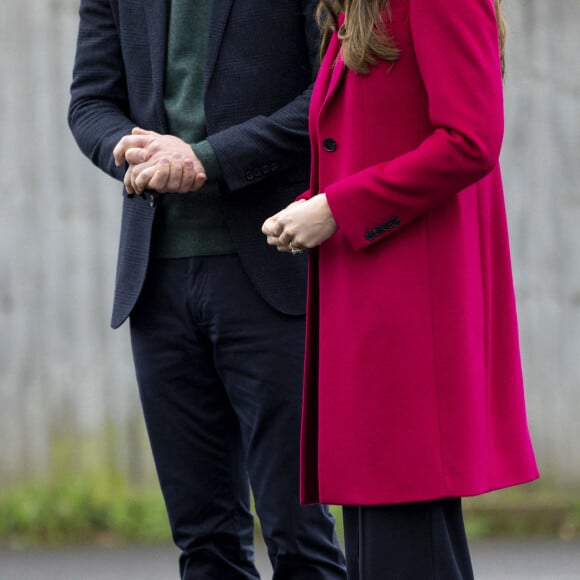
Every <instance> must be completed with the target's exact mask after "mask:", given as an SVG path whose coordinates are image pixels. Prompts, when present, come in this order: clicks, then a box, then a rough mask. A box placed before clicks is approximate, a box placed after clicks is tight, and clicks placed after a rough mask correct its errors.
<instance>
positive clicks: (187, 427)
mask: <svg viewBox="0 0 580 580" xmlns="http://www.w3.org/2000/svg"><path fill="white" fill-rule="evenodd" d="M131 341H132V346H133V355H134V362H135V368H136V372H137V379H138V384H139V392H140V396H141V402H142V405H143V411H144V415H145V421H146V425H147V430H148V434H149V439H150V442H151V447H152V450H153V456H154V460H155V465H156V468H157V473H158V476H159V481H160V484H161V489H162V492H163V496H164V499H165V503H166V506H167V512H168V515H169V520H170V524H171V530H172V533H173V538H174V541H175V543H176V544H177V546H178V547H179V548H180V549H181V550H182V555H181V558H180V569H181V578H182V579H183V580H194V579H195V580H201V579H204V580H205V579H207V580H230V579H231V580H234V579H250V578H251V579H256V578H259V575H258V573H257V571H256V568H255V566H254V552H253V517H252V514H251V512H250V486H251V489H252V491H253V494H254V500H255V507H256V512H257V514H258V517H259V519H260V523H261V527H262V532H263V535H264V539H265V541H266V544H267V547H268V554H269V556H270V560H271V562H272V566H273V569H274V579H275V580H315V579H316V580H338V579H341V580H344V579H345V578H346V571H345V566H344V557H343V555H342V553H341V551H340V548H339V544H338V541H337V538H336V534H335V533H334V520H333V518H332V516H331V515H330V513H329V511H328V509H327V508H326V507H325V506H308V507H303V506H300V504H299V500H298V481H299V479H298V473H299V430H300V414H301V394H302V372H303V344H304V317H292V316H286V315H283V314H281V313H279V312H277V311H275V310H273V309H272V308H270V307H269V306H268V305H267V304H266V303H265V302H264V301H263V300H262V299H261V297H260V296H259V295H258V294H257V292H256V290H255V289H254V287H253V285H252V284H251V283H250V281H249V280H248V278H247V276H246V274H245V272H244V270H243V268H242V267H241V264H240V262H239V259H238V257H237V256H235V255H229V256H211V257H201V258H198V257H195V258H184V259H162V260H154V261H153V262H152V264H151V266H150V269H149V272H148V275H147V278H146V281H145V286H144V288H143V291H142V294H141V296H140V298H139V301H138V304H137V306H136V308H135V310H134V312H133V313H132V315H131Z"/></svg>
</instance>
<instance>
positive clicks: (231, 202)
mask: <svg viewBox="0 0 580 580" xmlns="http://www.w3.org/2000/svg"><path fill="white" fill-rule="evenodd" d="M208 1H209V0H208ZM169 4H170V0H81V7H80V25H79V35H78V45H77V54H76V60H75V66H74V72H73V82H72V87H71V102H70V108H69V124H70V127H71V130H72V132H73V135H74V137H75V139H76V140H77V143H78V144H79V146H80V148H81V150H82V151H83V152H84V153H85V154H86V155H87V156H88V157H89V158H90V159H91V160H92V161H93V162H94V163H95V164H96V165H98V166H99V167H100V168H101V169H102V170H104V171H105V172H107V173H108V174H109V175H111V176H113V177H115V178H116V179H119V180H122V179H123V175H124V172H125V168H123V167H121V168H119V167H115V164H114V161H113V148H114V147H115V145H116V143H117V142H118V141H119V139H120V138H121V137H122V136H124V135H127V134H129V133H130V132H131V129H132V128H133V127H134V126H140V127H142V128H144V129H150V130H154V131H157V132H160V133H166V132H167V120H166V116H165V110H164V106H163V87H164V78H165V59H166V47H167V26H168V9H169ZM316 4H317V1H312V0H276V1H274V0H213V7H212V15H211V19H210V25H209V34H208V47H207V57H206V63H205V117H206V124H207V133H208V140H209V142H210V143H211V145H212V147H213V149H214V151H215V153H216V156H217V158H218V160H219V163H220V165H221V168H222V173H223V180H222V182H221V183H220V191H221V195H222V200H223V206H224V211H225V215H226V220H227V222H228V225H229V228H230V231H231V235H232V237H233V240H234V243H235V246H236V249H237V252H238V254H239V256H240V259H241V261H242V263H243V265H244V268H245V269H246V272H247V273H248V276H249V277H250V279H251V280H252V282H253V283H254V285H255V287H256V289H257V290H258V292H259V293H260V294H261V296H262V297H263V298H264V300H266V301H267V302H268V303H269V304H270V305H271V306H272V307H274V308H275V309H277V310H279V311H280V312H284V313H286V314H291V315H300V314H303V313H304V309H305V304H304V302H305V282H306V263H305V261H306V258H305V255H301V256H291V255H290V254H281V253H279V252H277V251H276V250H275V249H274V248H272V247H270V246H268V245H267V244H266V242H265V239H264V236H263V235H262V234H261V231H260V228H261V224H262V222H263V221H264V219H265V218H266V217H268V216H270V215H272V214H273V213H275V212H277V211H279V210H280V209H281V208H283V207H285V206H286V205H287V204H288V203H290V202H291V201H292V200H293V199H294V198H295V197H296V195H298V194H299V193H301V192H302V191H303V190H305V189H307V185H308V179H309V173H310V156H309V140H308V128H307V117H308V107H309V101H310V95H311V89H312V82H313V80H314V77H315V74H316V67H317V62H318V54H317V52H318V37H319V35H318V31H317V29H316V24H315V22H314V18H313V12H314V10H315V7H316ZM156 195H157V194H155V193H152V192H148V194H147V195H145V196H128V195H127V194H126V193H125V194H124V200H123V217H122V227H121V240H120V245H119V259H118V264H117V281H116V288H115V299H114V305H113V314H112V321H111V324H112V326H113V327H114V328H116V327H118V326H120V325H121V324H122V323H123V321H124V320H125V319H126V318H127V316H129V314H130V313H131V310H132V309H133V307H134V305H135V303H136V301H137V298H138V297H139V293H140V292H141V288H142V286H143V281H144V278H145V274H146V271H147V264H148V260H149V241H150V238H151V226H152V223H153V218H154V214H155V202H156Z"/></svg>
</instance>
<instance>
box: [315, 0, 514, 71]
mask: <svg viewBox="0 0 580 580" xmlns="http://www.w3.org/2000/svg"><path fill="white" fill-rule="evenodd" d="M501 3H502V0H494V5H495V14H496V18H497V25H498V30H499V46H500V58H501V71H502V75H503V74H504V72H505V37H506V23H505V20H504V17H503V14H502V10H501ZM389 4H390V2H389V0H359V1H357V0H321V1H320V2H319V4H318V8H317V11H316V17H317V20H318V25H319V26H320V31H321V35H322V36H321V46H320V51H321V55H323V54H324V53H325V52H326V49H327V48H328V43H329V41H330V36H331V34H332V33H333V32H334V31H338V35H339V38H340V39H341V40H342V57H343V59H344V63H345V65H346V66H347V67H348V68H349V69H352V70H353V71H355V72H358V73H363V74H364V73H367V72H368V71H369V68H370V67H371V66H372V65H373V64H375V63H376V61H377V59H382V60H388V61H395V60H397V59H398V58H399V50H398V49H397V47H396V46H395V45H394V43H393V40H392V39H391V38H390V37H389V34H388V32H387V30H386V29H385V27H384V25H383V21H382V19H381V18H380V13H381V12H382V11H384V10H387V11H388V9H389ZM340 12H344V14H345V21H346V22H348V27H345V26H344V25H343V26H342V27H340V29H339V27H338V15H339V14H340Z"/></svg>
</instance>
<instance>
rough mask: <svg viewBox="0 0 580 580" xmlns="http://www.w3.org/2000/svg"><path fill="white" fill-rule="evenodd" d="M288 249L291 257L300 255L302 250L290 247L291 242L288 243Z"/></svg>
mask: <svg viewBox="0 0 580 580" xmlns="http://www.w3.org/2000/svg"><path fill="white" fill-rule="evenodd" d="M288 247H289V248H290V252H292V255H293V256H295V255H296V254H301V253H302V248H296V247H295V246H293V245H292V242H288Z"/></svg>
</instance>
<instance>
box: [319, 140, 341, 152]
mask: <svg viewBox="0 0 580 580" xmlns="http://www.w3.org/2000/svg"><path fill="white" fill-rule="evenodd" d="M322 146H323V147H324V150H325V151H328V152H329V153H334V152H335V151H336V147H337V145H336V141H335V140H334V139H331V138H330V137H327V138H326V139H324V141H323V142H322Z"/></svg>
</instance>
